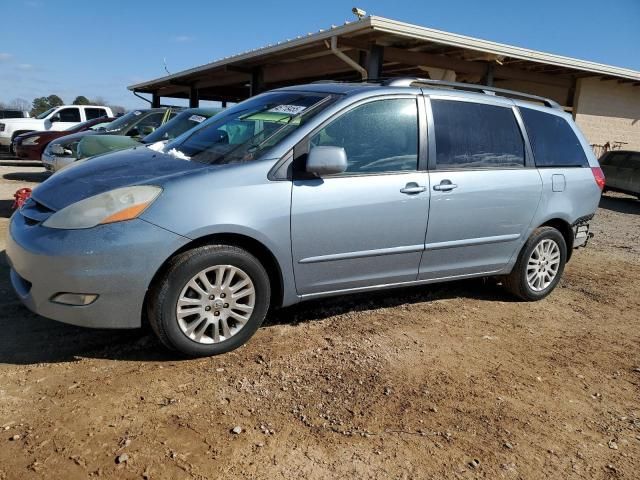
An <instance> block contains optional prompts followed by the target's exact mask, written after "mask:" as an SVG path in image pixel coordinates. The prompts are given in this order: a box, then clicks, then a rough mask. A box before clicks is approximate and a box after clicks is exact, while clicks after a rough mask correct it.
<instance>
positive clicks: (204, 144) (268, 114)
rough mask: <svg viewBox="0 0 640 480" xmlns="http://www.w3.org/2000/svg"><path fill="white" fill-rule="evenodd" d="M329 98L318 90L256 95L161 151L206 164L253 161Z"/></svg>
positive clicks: (328, 101)
mask: <svg viewBox="0 0 640 480" xmlns="http://www.w3.org/2000/svg"><path fill="white" fill-rule="evenodd" d="M333 99H335V97H333V96H331V95H330V94H328V93H320V92H294V91H280V92H277V91H276V92H270V93H265V94H262V95H258V96H257V97H254V98H251V99H249V100H245V101H244V102H241V103H239V104H238V105H235V106H234V107H232V108H229V109H228V110H225V111H224V112H222V113H219V114H218V115H216V116H215V117H213V118H211V119H210V120H209V121H207V122H205V123H204V124H203V125H202V126H201V127H199V128H197V129H195V130H191V131H188V132H186V133H184V134H183V135H181V136H180V137H178V138H176V139H175V140H174V141H173V142H170V143H169V144H167V145H166V146H165V147H164V149H163V151H164V152H165V153H168V154H170V155H174V156H176V157H178V158H182V159H190V160H193V161H196V162H201V163H208V164H224V163H234V162H247V161H251V160H255V159H257V158H258V157H259V156H260V155H261V154H262V152H264V151H265V150H266V149H268V148H271V147H273V146H274V145H276V143H278V142H279V141H280V140H282V139H283V138H284V137H285V136H287V135H289V134H290V133H291V132H292V131H294V130H296V129H297V128H299V127H300V126H301V125H303V124H304V123H305V122H307V121H309V119H310V118H312V117H314V116H315V115H316V114H317V113H318V112H320V111H321V110H323V109H324V108H326V107H327V106H328V105H329V104H331V103H333V102H332V100H333Z"/></svg>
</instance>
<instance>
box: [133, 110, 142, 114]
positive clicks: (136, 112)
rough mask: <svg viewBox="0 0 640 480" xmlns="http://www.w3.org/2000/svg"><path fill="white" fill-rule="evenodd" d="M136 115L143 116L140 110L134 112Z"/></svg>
mask: <svg viewBox="0 0 640 480" xmlns="http://www.w3.org/2000/svg"><path fill="white" fill-rule="evenodd" d="M133 114H134V115H141V114H142V112H141V111H140V110H136V111H135V112H133Z"/></svg>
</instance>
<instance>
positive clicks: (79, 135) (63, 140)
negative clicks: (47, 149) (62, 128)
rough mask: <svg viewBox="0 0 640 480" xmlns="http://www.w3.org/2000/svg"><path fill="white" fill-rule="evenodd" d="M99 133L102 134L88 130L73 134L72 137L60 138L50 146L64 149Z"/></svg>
mask: <svg viewBox="0 0 640 480" xmlns="http://www.w3.org/2000/svg"><path fill="white" fill-rule="evenodd" d="M99 133H100V132H96V131H94V130H86V131H84V132H78V133H72V134H71V135H65V136H64V137H60V138H58V139H56V140H55V141H53V142H51V143H50V144H49V146H51V145H53V144H58V145H62V146H63V147H64V146H66V145H70V144H72V143H76V142H79V141H80V140H82V137H85V136H87V135H98V134H99Z"/></svg>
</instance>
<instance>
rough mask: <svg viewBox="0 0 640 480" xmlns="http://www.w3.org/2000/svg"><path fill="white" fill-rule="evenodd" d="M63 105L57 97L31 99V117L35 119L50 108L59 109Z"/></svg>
mask: <svg viewBox="0 0 640 480" xmlns="http://www.w3.org/2000/svg"><path fill="white" fill-rule="evenodd" d="M60 105H64V102H63V101H62V99H61V98H60V97H59V96H58V95H49V96H48V97H38V98H34V99H33V108H32V109H31V116H32V117H35V116H37V115H40V114H41V113H42V112H46V111H47V110H49V109H50V108H52V107H59V106H60Z"/></svg>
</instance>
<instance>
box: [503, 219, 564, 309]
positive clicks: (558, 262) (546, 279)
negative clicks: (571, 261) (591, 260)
mask: <svg viewBox="0 0 640 480" xmlns="http://www.w3.org/2000/svg"><path fill="white" fill-rule="evenodd" d="M566 261H567V244H566V242H565V240H564V237H563V236H562V234H561V233H560V232H559V231H558V230H556V229H555V228H553V227H540V228H537V229H536V230H535V231H534V232H533V233H532V234H531V237H529V240H527V242H526V243H525V244H524V247H523V248H522V251H521V252H520V256H519V257H518V261H517V262H516V264H515V266H514V267H513V270H512V271H511V273H510V274H509V275H507V276H506V277H505V279H504V282H503V284H504V286H505V288H506V289H507V290H508V291H509V292H511V293H512V294H514V295H515V296H517V297H519V298H521V299H522V300H527V301H534V300H541V299H543V298H544V297H546V296H547V295H549V294H550V293H551V292H552V291H553V289H554V288H556V285H558V282H559V281H560V277H561V276H562V273H563V271H564V265H565V263H566Z"/></svg>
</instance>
